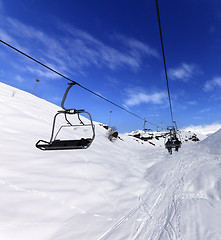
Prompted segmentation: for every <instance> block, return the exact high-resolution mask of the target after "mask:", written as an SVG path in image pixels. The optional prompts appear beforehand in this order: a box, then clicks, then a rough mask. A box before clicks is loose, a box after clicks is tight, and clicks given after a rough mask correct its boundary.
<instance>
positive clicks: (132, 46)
mask: <svg viewBox="0 0 221 240" xmlns="http://www.w3.org/2000/svg"><path fill="white" fill-rule="evenodd" d="M112 38H113V39H114V40H117V41H119V42H120V43H121V44H122V45H124V46H127V48H128V51H129V52H130V53H131V55H133V56H135V57H137V58H142V56H149V57H154V58H160V54H159V53H158V51H157V50H156V49H155V48H153V47H150V46H149V45H148V44H145V43H143V42H141V41H139V40H137V39H134V38H130V37H125V36H123V35H120V34H115V35H114V36H113V37H112Z"/></svg>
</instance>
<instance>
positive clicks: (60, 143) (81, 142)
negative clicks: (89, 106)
mask: <svg viewBox="0 0 221 240" xmlns="http://www.w3.org/2000/svg"><path fill="white" fill-rule="evenodd" d="M68 84H69V86H68V88H67V89H66V91H65V94H64V96H63V99H62V102H61V107H62V108H63V109H64V110H60V111H58V112H57V113H56V115H55V116H54V120H53V126H52V132H51V139H50V141H49V142H47V141H44V140H39V141H38V142H37V143H36V147H37V148H39V149H41V150H70V149H86V148H88V147H90V145H91V143H92V142H93V140H94V138H95V127H94V124H93V121H92V117H91V115H90V113H88V112H86V111H85V110H76V109H66V108H65V107H64V102H65V100H66V97H67V94H68V92H69V90H70V89H71V87H72V86H73V85H75V84H76V83H74V82H72V83H68ZM80 113H86V114H87V115H88V116H89V119H90V123H89V124H85V123H83V121H82V120H81V118H80V115H79V114H80ZM59 114H64V118H65V120H66V122H67V125H62V126H61V127H60V128H59V130H58V132H57V133H56V135H55V134H54V131H55V123H56V118H57V116H58V115H59ZM74 114H77V116H78V120H79V121H80V124H72V123H71V122H70V121H69V120H68V118H67V115H74ZM84 126H89V127H91V131H92V137H91V138H80V139H71V140H60V139H57V136H58V133H59V132H60V131H61V129H62V128H64V127H84ZM54 135H55V137H54Z"/></svg>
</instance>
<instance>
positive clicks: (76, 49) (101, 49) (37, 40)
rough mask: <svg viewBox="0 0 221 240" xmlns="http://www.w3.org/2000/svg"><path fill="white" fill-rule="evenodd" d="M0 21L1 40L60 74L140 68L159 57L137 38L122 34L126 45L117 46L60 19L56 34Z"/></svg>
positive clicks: (136, 69) (5, 19)
mask: <svg viewBox="0 0 221 240" xmlns="http://www.w3.org/2000/svg"><path fill="white" fill-rule="evenodd" d="M0 20H1V21H0V32H1V33H2V34H1V36H2V38H3V39H2V40H3V41H4V40H5V41H9V43H10V44H12V45H14V46H15V47H17V48H19V49H21V50H22V51H24V52H25V53H28V54H31V55H33V56H34V57H37V58H40V60H41V61H43V62H44V63H50V66H51V67H52V68H53V67H54V68H55V69H56V70H58V71H62V72H63V73H70V72H71V73H72V74H73V73H81V74H85V72H86V68H87V67H94V66H95V67H97V68H98V69H100V68H109V69H111V70H115V71H116V70H121V69H130V70H132V71H139V69H141V67H142V65H143V62H144V59H145V57H147V56H151V57H155V58H156V57H157V56H158V53H157V52H156V51H155V50H154V49H152V48H151V47H149V46H147V45H145V44H144V43H142V42H140V41H138V40H136V39H129V38H128V39H127V38H125V37H121V41H124V42H126V41H127V47H125V49H122V48H121V49H119V48H118V47H117V44H116V42H114V41H113V42H112V43H113V44H112V45H110V44H109V45H107V44H105V43H104V42H102V41H101V40H99V39H97V38H95V37H93V36H92V35H91V34H89V33H87V32H86V31H83V30H80V29H77V28H74V27H72V26H70V25H68V24H66V23H63V22H61V21H60V22H59V21H57V22H56V29H55V31H56V35H49V34H48V33H47V32H45V31H43V30H40V29H37V28H35V27H33V26H30V25H27V24H24V23H23V22H21V21H18V20H17V19H14V18H8V17H4V16H2V15H1V16H0ZM21 46H22V47H21ZM29 69H30V68H29ZM42 74H43V72H42ZM46 77H47V76H46Z"/></svg>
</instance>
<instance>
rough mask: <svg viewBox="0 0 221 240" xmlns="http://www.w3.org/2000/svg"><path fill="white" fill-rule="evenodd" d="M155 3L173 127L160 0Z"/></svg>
mask: <svg viewBox="0 0 221 240" xmlns="http://www.w3.org/2000/svg"><path fill="white" fill-rule="evenodd" d="M155 2H156V9H157V17H158V24H159V32H160V41H161V47H162V54H163V63H164V70H165V76H166V83H167V93H168V98H169V106H170V114H171V120H172V125H173V124H174V120H173V111H172V103H171V97H170V88H169V80H168V75H167V66H166V58H165V53H164V46H163V35H162V30H161V23H160V12H159V6H158V0H155Z"/></svg>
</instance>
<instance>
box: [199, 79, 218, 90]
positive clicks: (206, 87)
mask: <svg viewBox="0 0 221 240" xmlns="http://www.w3.org/2000/svg"><path fill="white" fill-rule="evenodd" d="M216 87H221V77H215V78H213V79H212V80H210V81H207V82H206V83H205V85H204V88H203V90H204V91H205V92H210V91H212V90H214V89H215V88H216Z"/></svg>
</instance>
